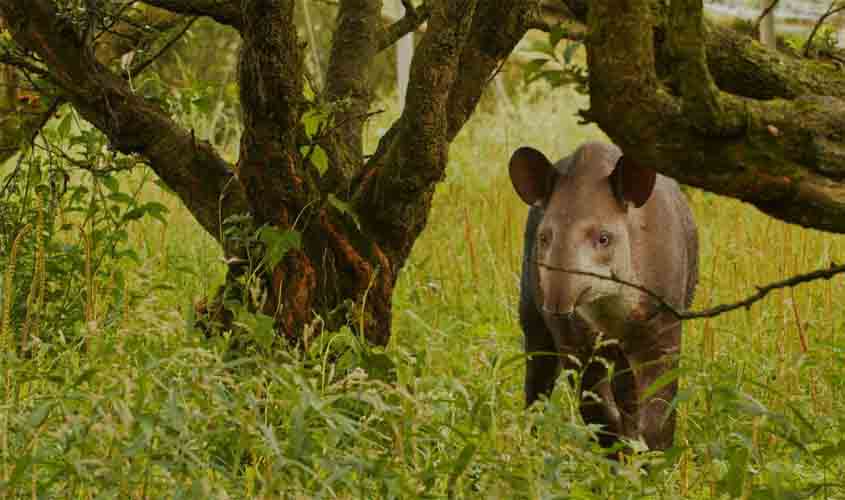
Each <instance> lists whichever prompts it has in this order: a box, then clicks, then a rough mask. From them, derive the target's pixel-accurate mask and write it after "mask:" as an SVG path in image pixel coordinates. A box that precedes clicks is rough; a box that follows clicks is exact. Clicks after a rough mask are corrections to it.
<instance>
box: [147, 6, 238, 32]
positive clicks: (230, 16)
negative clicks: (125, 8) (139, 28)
mask: <svg viewBox="0 0 845 500" xmlns="http://www.w3.org/2000/svg"><path fill="white" fill-rule="evenodd" d="M141 1H142V2H143V3H145V4H147V5H152V6H153V7H158V8H160V9H164V10H169V11H170V12H174V13H176V14H184V15H188V16H203V17H210V18H212V19H214V20H215V21H217V22H218V23H220V24H225V25H227V26H231V27H233V28H235V29H236V30H239V31H240V30H241V29H242V27H243V24H244V22H243V21H244V19H243V15H242V13H241V9H240V2H239V1H237V0H141Z"/></svg>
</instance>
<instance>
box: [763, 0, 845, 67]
mask: <svg viewBox="0 0 845 500" xmlns="http://www.w3.org/2000/svg"><path fill="white" fill-rule="evenodd" d="M776 3H777V2H776ZM843 10H845V4H840V3H839V2H838V1H836V0H834V1H833V2H831V3H830V6H829V7H828V8H827V10H826V11H825V13H824V14H822V15H821V16H820V17H819V19H818V21H816V24H815V25H814V26H813V30H812V31H811V32H810V36H808V37H807V41H806V42H804V49H803V50H802V53H803V54H804V57H807V56H808V55H809V54H810V48H811V47H812V46H813V38H815V36H816V32H818V31H819V28H820V27H821V25H822V24H824V22H825V21H827V18H828V17H830V16H832V15H834V14H836V13H838V12H842V11H843Z"/></svg>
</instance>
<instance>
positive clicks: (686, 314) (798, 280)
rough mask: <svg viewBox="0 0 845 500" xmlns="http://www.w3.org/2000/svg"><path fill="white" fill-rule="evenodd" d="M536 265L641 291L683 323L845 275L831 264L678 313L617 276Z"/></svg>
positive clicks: (541, 264) (653, 295)
mask: <svg viewBox="0 0 845 500" xmlns="http://www.w3.org/2000/svg"><path fill="white" fill-rule="evenodd" d="M536 264H537V265H538V266H540V267H543V268H545V269H549V270H552V271H559V272H562V273H569V274H578V275H582V276H590V277H593V278H597V279H601V280H605V281H612V282H614V283H619V284H621V285H625V286H628V287H631V288H634V289H636V290H639V291H641V292H643V293H645V294H646V295H648V296H649V297H651V298H653V299H654V300H655V301H656V302H657V305H658V306H660V307H661V308H663V309H665V310H666V311H668V312H669V313H670V314H671V315H673V316H675V317H676V318H678V319H679V320H683V321H686V320H691V319H700V318H713V317H716V316H719V315H721V314H724V313H726V312H730V311H733V310H736V309H748V308H749V307H751V306H752V305H753V304H754V303H755V302H758V301H760V300H762V299H763V298H764V297H765V296H766V295H768V294H769V293H770V292H772V291H773V290H778V289H780V288H792V287H795V286H798V285H800V284H802V283H808V282H810V281H815V280H818V279H826V280H829V279H831V278H833V277H834V276H836V275H837V274H842V273H845V265H839V264H836V263H831V264H830V267H828V268H822V269H817V270H815V271H811V272H809V273H805V274H797V275H795V276H792V277H790V278H787V279H785V280H781V281H775V282H772V283H769V284H768V285H765V286H760V287H757V292H756V293H753V294H751V295H749V296H748V297H746V298H744V299H742V300H740V301H737V302H732V303H727V304H720V305H718V306H715V307H711V308H708V309H703V310H701V311H678V310H677V309H675V308H674V307H672V306H671V305H670V304H669V303H667V302H666V301H665V300H664V299H663V297H661V296H660V295H658V294H657V293H655V292H653V291H652V290H649V289H648V288H646V287H644V286H642V285H638V284H636V283H632V282H630V281H626V280H622V279H619V278H617V277H615V276H607V275H603V274H598V273H592V272H589V271H579V270H575V269H565V268H561V267H555V266H549V265H546V264H543V263H541V262H537V263H536Z"/></svg>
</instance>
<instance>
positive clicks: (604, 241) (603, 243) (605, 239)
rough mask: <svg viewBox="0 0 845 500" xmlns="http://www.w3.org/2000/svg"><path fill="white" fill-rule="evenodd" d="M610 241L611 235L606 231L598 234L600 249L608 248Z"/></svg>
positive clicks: (611, 239)
mask: <svg viewBox="0 0 845 500" xmlns="http://www.w3.org/2000/svg"><path fill="white" fill-rule="evenodd" d="M611 241H613V235H612V234H610V233H608V232H607V231H602V232H600V233H599V238H598V244H599V246H600V247H607V246H609V245H610V242H611Z"/></svg>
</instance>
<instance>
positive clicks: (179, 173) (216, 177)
mask: <svg viewBox="0 0 845 500" xmlns="http://www.w3.org/2000/svg"><path fill="white" fill-rule="evenodd" d="M0 16H2V17H4V18H5V19H6V20H7V21H8V23H9V28H10V31H11V33H12V36H13V38H14V40H15V42H16V43H18V44H19V45H21V46H23V47H25V48H26V49H28V50H32V51H33V52H35V53H36V54H37V55H38V56H39V57H40V58H41V60H42V61H43V62H44V64H45V66H46V67H47V68H48V69H49V70H50V73H51V75H53V78H54V79H55V80H56V81H57V82H58V84H59V85H60V86H61V87H62V88H63V89H64V91H65V95H64V97H65V98H66V99H67V100H68V102H70V103H71V104H73V106H74V107H75V108H76V110H77V111H78V112H79V113H80V114H81V115H82V116H83V117H84V118H85V119H86V120H88V121H89V122H91V123H92V124H93V125H94V126H96V127H97V128H98V129H100V131H102V132H103V133H104V134H106V136H107V137H108V138H109V140H110V141H111V143H112V145H113V146H114V147H115V149H117V150H118V151H120V152H122V153H125V154H140V155H142V156H144V157H145V158H146V159H147V160H148V161H149V164H150V166H151V167H152V168H153V170H154V171H155V172H156V174H157V175H158V176H159V177H160V178H161V179H162V180H163V181H164V182H165V184H167V185H168V186H169V187H170V188H171V189H173V190H174V191H175V192H176V194H177V195H178V196H179V197H180V198H181V200H182V202H183V203H185V205H186V206H187V207H188V209H189V210H190V211H191V213H192V214H193V215H194V217H195V218H196V219H197V221H198V222H199V223H200V225H202V226H203V228H205V230H206V231H208V232H209V234H211V235H212V236H213V237H215V238H216V239H218V241H222V229H221V222H222V219H225V218H226V217H228V216H229V215H232V214H237V213H243V212H246V211H247V209H248V205H247V203H246V196H245V195H244V192H243V190H242V189H241V186H240V184H239V183H238V181H237V180H236V179H235V178H234V177H233V173H232V171H231V170H230V169H229V167H228V165H227V164H226V162H225V161H224V160H223V159H222V158H220V156H218V155H217V153H216V152H215V151H214V150H213V148H212V147H211V146H210V145H209V144H208V143H205V142H197V141H196V140H195V138H194V137H193V135H192V134H191V133H190V132H188V131H186V130H184V129H182V128H181V127H179V126H178V125H177V124H176V123H174V122H173V121H172V120H171V119H170V118H169V117H168V116H167V115H166V114H165V113H164V111H163V110H161V109H160V108H159V107H158V106H157V105H154V104H152V103H150V102H149V101H147V100H146V99H144V98H142V97H140V96H138V95H136V94H134V93H132V91H131V89H130V88H129V86H128V83H127V82H126V81H124V80H123V79H122V78H121V77H120V76H118V75H116V74H114V73H112V72H111V71H110V70H108V68H106V67H105V66H103V65H102V64H101V63H100V62H98V61H97V60H96V59H95V58H94V57H92V55H91V51H90V50H88V49H87V47H85V46H84V45H83V42H82V41H81V40H79V39H78V38H77V37H76V36H74V29H73V27H72V26H70V25H69V22H70V21H68V20H67V19H65V18H63V17H61V16H60V15H59V13H58V12H56V9H55V6H54V4H53V3H52V2H51V1H49V0H0Z"/></svg>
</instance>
